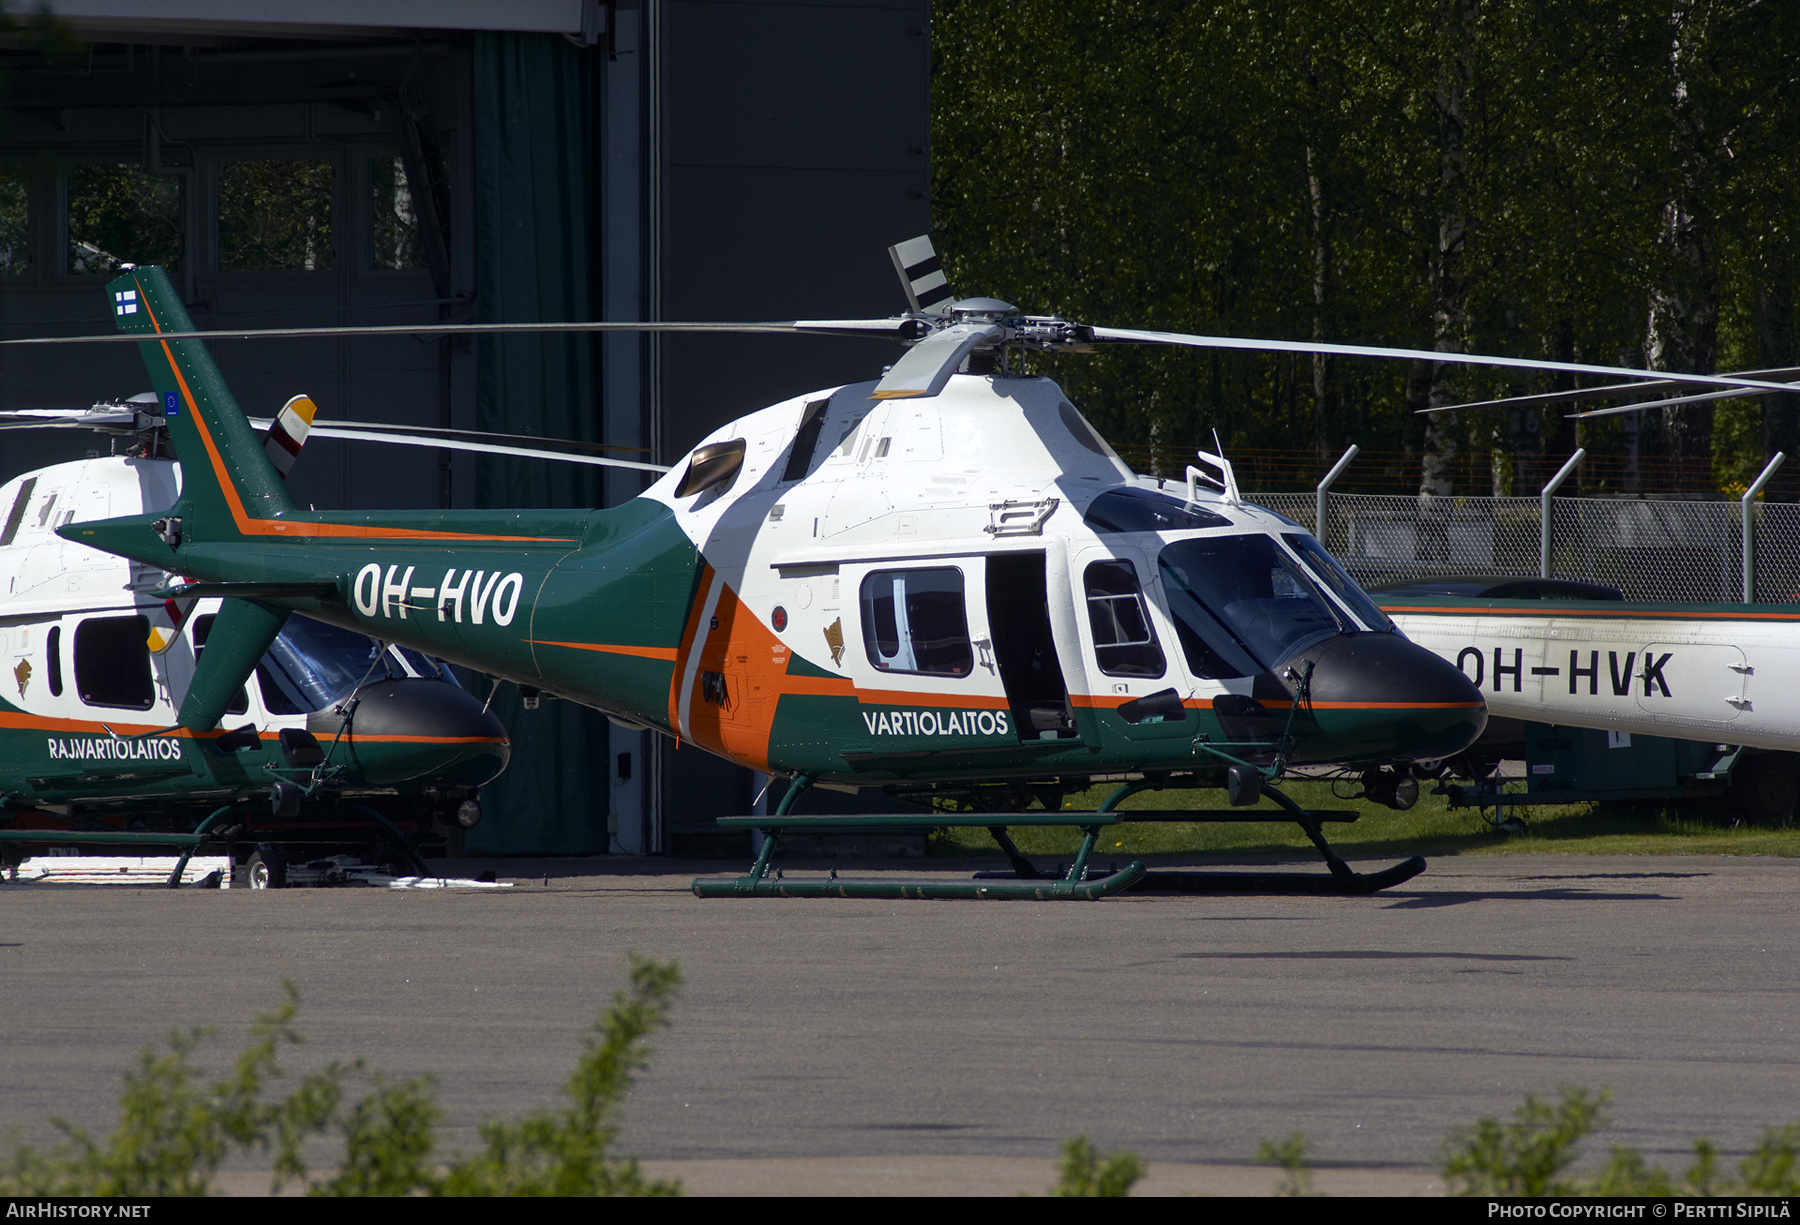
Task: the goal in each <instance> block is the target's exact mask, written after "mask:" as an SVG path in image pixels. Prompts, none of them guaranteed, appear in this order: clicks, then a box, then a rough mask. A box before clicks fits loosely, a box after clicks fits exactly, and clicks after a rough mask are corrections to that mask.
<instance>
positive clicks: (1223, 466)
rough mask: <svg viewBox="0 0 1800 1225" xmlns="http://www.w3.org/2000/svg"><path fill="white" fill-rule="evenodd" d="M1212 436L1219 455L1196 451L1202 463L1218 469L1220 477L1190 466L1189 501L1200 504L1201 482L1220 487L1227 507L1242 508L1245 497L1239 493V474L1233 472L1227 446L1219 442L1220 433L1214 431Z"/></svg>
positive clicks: (1188, 479) (1188, 476)
mask: <svg viewBox="0 0 1800 1225" xmlns="http://www.w3.org/2000/svg"><path fill="white" fill-rule="evenodd" d="M1212 436H1213V446H1215V447H1218V448H1219V452H1218V454H1214V453H1213V452H1211V451H1196V452H1195V454H1196V455H1198V456H1199V457H1200V461H1201V462H1202V463H1206V464H1211V465H1212V466H1213V467H1214V468H1216V469H1218V472H1219V475H1218V476H1216V477H1215V476H1213V475H1211V474H1210V473H1206V472H1202V471H1201V470H1200V469H1198V468H1196V467H1194V466H1193V465H1192V464H1189V465H1188V470H1187V483H1188V501H1190V502H1198V501H1199V500H1200V482H1201V481H1206V482H1208V483H1210V484H1213V485H1217V486H1218V487H1219V490H1220V492H1221V493H1222V494H1223V496H1224V498H1225V504H1226V505H1227V506H1242V505H1243V504H1244V495H1243V494H1241V493H1239V492H1238V483H1237V473H1235V472H1233V471H1232V470H1231V461H1230V460H1228V459H1226V458H1225V454H1224V452H1225V446H1224V444H1223V443H1221V442H1220V441H1219V431H1218V430H1214V431H1213V432H1212Z"/></svg>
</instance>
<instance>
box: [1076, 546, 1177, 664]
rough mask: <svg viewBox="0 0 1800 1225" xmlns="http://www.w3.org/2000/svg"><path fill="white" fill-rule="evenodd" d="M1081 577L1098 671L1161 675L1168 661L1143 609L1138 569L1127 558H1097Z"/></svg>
mask: <svg viewBox="0 0 1800 1225" xmlns="http://www.w3.org/2000/svg"><path fill="white" fill-rule="evenodd" d="M1082 581H1083V584H1084V585H1085V587H1086V588H1087V607H1088V625H1089V626H1090V627H1091V628H1092V629H1093V631H1094V656H1095V658H1096V659H1097V660H1098V661H1099V663H1100V671H1102V672H1104V673H1105V674H1106V675H1108V676H1142V677H1154V676H1161V675H1162V674H1163V672H1164V671H1165V670H1166V668H1167V667H1168V665H1167V663H1166V662H1165V661H1164V660H1163V653H1162V646H1161V645H1160V644H1159V643H1158V642H1157V641H1156V631H1155V630H1154V629H1153V628H1151V625H1150V618H1149V616H1148V615H1147V614H1146V613H1145V611H1144V597H1143V593H1142V592H1141V591H1140V590H1139V589H1138V581H1137V570H1136V569H1135V568H1133V566H1132V564H1131V563H1130V562H1128V561H1097V562H1095V563H1093V564H1092V565H1090V566H1089V567H1088V568H1087V570H1086V572H1085V573H1084V575H1083V579H1082Z"/></svg>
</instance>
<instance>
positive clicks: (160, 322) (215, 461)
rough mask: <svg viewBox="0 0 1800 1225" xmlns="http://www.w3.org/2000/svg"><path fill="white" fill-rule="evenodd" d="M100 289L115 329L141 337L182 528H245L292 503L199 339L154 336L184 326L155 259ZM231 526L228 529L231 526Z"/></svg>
mask: <svg viewBox="0 0 1800 1225" xmlns="http://www.w3.org/2000/svg"><path fill="white" fill-rule="evenodd" d="M106 288H107V289H108V290H109V291H111V293H112V304H113V321H114V322H115V323H117V324H118V327H119V330H120V331H121V332H128V333H132V334H134V335H141V336H143V337H145V339H144V341H143V342H142V343H140V344H139V345H138V352H139V353H140V354H141V355H142V356H143V359H144V366H145V368H146V369H147V370H148V371H149V372H150V385H151V386H152V387H154V388H155V389H156V393H157V395H158V397H159V398H160V399H161V400H162V407H163V417H164V419H165V420H166V421H167V423H168V429H169V437H170V438H171V439H173V440H174V443H175V454H176V455H177V457H179V458H180V460H181V486H182V488H181V500H182V503H183V504H184V507H185V513H184V516H183V518H184V520H185V526H184V529H183V530H184V531H185V532H187V533H188V534H190V535H197V536H199V537H202V538H212V539H218V538H220V537H229V536H232V535H246V534H251V532H252V531H253V529H252V528H251V526H250V525H251V523H252V522H253V521H255V520H259V519H260V520H266V519H272V518H275V517H277V516H278V515H280V514H281V513H282V512H283V511H289V510H292V509H294V504H293V501H292V500H291V499H290V498H289V497H288V494H287V489H286V487H285V486H284V485H283V483H282V480H281V475H280V473H278V472H277V471H276V470H275V465H274V464H273V463H271V462H270V461H269V457H268V456H267V455H266V454H265V453H264V452H263V442H262V439H260V438H258V437H257V434H256V431H255V429H254V428H252V426H251V425H250V422H249V421H248V420H246V419H245V417H244V412H243V410H242V409H240V408H239V407H238V404H237V400H235V399H234V398H233V397H232V394H231V389H230V388H228V387H227V386H226V385H225V380H224V378H223V377H222V376H221V375H220V374H219V368H218V367H217V366H215V365H213V360H212V354H210V353H208V352H207V351H206V346H205V345H204V344H202V343H201V342H200V341H198V340H159V339H156V337H157V336H158V335H159V334H162V333H167V332H191V331H193V330H194V324H193V321H192V320H191V319H189V318H188V313H187V310H186V308H185V307H183V306H182V304H181V297H180V295H179V294H177V293H176V292H175V287H174V286H173V285H172V284H170V283H169V277H168V274H167V273H165V272H164V271H163V270H162V269H161V268H158V267H156V266H154V265H144V266H142V267H137V268H130V267H128V268H126V269H125V270H124V271H123V272H122V273H120V275H119V276H118V278H117V279H115V280H113V281H111V282H109V283H108V284H107V286H106ZM234 528H235V530H234Z"/></svg>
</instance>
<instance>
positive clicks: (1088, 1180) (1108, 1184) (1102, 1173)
mask: <svg viewBox="0 0 1800 1225" xmlns="http://www.w3.org/2000/svg"><path fill="white" fill-rule="evenodd" d="M1144 1170H1145V1166H1144V1162H1143V1159H1142V1158H1140V1157H1139V1156H1138V1155H1137V1154H1136V1153H1134V1152H1131V1151H1129V1150H1127V1151H1125V1152H1121V1153H1108V1154H1106V1155H1105V1156H1104V1157H1102V1156H1101V1155H1100V1150H1099V1149H1097V1148H1095V1147H1094V1145H1093V1143H1092V1142H1090V1141H1089V1140H1088V1138H1087V1137H1086V1136H1076V1137H1075V1138H1074V1139H1073V1140H1065V1141H1064V1142H1063V1152H1062V1161H1061V1162H1060V1163H1059V1164H1058V1165H1057V1180H1056V1186H1055V1187H1053V1188H1052V1189H1051V1191H1050V1194H1051V1195H1053V1196H1056V1197H1058V1198H1063V1199H1069V1198H1075V1199H1093V1198H1099V1197H1111V1198H1123V1197H1125V1196H1127V1195H1130V1194H1131V1188H1132V1185H1133V1184H1134V1183H1136V1182H1137V1181H1138V1179H1140V1178H1142V1177H1143V1176H1144Z"/></svg>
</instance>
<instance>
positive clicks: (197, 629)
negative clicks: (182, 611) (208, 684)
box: [190, 613, 250, 715]
mask: <svg viewBox="0 0 1800 1225" xmlns="http://www.w3.org/2000/svg"><path fill="white" fill-rule="evenodd" d="M217 615H218V614H216V613H207V614H206V615H205V616H204V617H195V618H194V627H193V629H192V630H191V631H190V632H191V633H192V634H193V636H194V675H195V676H199V675H200V656H201V655H202V654H203V653H204V652H205V651H206V639H207V636H208V635H210V634H211V633H212V627H213V618H214V617H215V616H217ZM249 710H250V695H249V694H247V693H245V692H244V687H243V686H242V685H240V686H238V691H237V696H236V697H235V698H232V699H231V705H229V706H227V707H226V708H225V713H226V714H228V715H241V714H247V713H249Z"/></svg>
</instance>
